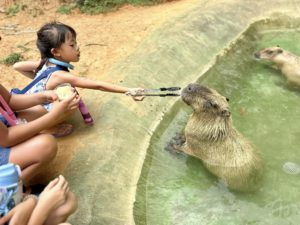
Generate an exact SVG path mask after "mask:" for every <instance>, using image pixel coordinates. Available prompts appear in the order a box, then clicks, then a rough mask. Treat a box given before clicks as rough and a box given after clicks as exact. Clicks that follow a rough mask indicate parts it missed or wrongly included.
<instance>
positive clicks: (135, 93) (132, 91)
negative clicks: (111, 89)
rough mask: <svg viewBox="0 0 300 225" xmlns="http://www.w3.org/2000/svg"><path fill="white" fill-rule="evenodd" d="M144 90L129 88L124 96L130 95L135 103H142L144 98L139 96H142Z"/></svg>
mask: <svg viewBox="0 0 300 225" xmlns="http://www.w3.org/2000/svg"><path fill="white" fill-rule="evenodd" d="M144 90H145V89H144V88H130V89H129V91H128V92H126V93H125V94H126V95H130V96H131V97H132V98H133V100H135V101H143V99H144V98H145V96H142V95H139V94H143V92H144Z"/></svg>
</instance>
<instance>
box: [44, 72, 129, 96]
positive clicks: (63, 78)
mask: <svg viewBox="0 0 300 225" xmlns="http://www.w3.org/2000/svg"><path fill="white" fill-rule="evenodd" d="M62 83H70V84H71V85H72V86H73V87H81V88H87V89H95V90H101V91H106V92H114V93H126V92H128V91H129V90H130V88H127V87H122V86H119V85H115V84H111V83H107V82H102V81H94V80H90V79H86V78H82V77H78V76H75V75H73V74H71V73H70V72H65V71H58V72H55V73H53V74H52V76H51V78H50V79H49V81H48V84H47V89H50V90H51V89H54V88H55V87H56V86H57V85H59V84H62Z"/></svg>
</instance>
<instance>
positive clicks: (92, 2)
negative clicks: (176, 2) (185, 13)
mask: <svg viewBox="0 0 300 225" xmlns="http://www.w3.org/2000/svg"><path fill="white" fill-rule="evenodd" d="M61 2H65V1H63V0H61ZM162 2H164V0H75V7H72V6H71V7H69V8H68V7H66V5H64V6H62V7H60V8H59V9H58V12H60V13H65V14H69V13H71V11H72V10H73V9H74V8H79V9H80V10H81V11H82V12H84V13H87V14H99V13H106V12H111V11H114V10H117V9H118V8H119V7H121V6H123V5H126V4H131V5H155V4H159V3H162Z"/></svg>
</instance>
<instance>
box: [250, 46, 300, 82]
mask: <svg viewBox="0 0 300 225" xmlns="http://www.w3.org/2000/svg"><path fill="white" fill-rule="evenodd" d="M254 56H255V58H257V59H266V60H270V61H272V62H274V63H275V64H276V66H277V68H278V69H279V70H280V71H281V72H282V74H284V75H285V76H286V78H287V81H288V83H289V84H290V85H291V86H297V87H300V58H299V57H298V56H296V55H294V54H292V53H291V52H288V51H286V50H284V49H282V48H280V47H270V48H264V49H262V50H260V51H258V52H256V53H254Z"/></svg>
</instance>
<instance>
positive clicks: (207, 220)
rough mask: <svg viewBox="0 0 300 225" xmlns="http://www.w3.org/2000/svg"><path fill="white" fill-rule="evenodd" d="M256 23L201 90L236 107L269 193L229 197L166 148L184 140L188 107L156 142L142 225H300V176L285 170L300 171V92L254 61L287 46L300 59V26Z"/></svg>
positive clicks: (144, 188)
mask: <svg viewBox="0 0 300 225" xmlns="http://www.w3.org/2000/svg"><path fill="white" fill-rule="evenodd" d="M280 21H282V20H264V21H258V22H256V23H254V24H253V25H252V26H251V27H250V28H249V29H248V30H247V31H246V32H244V33H243V34H242V35H241V38H239V39H238V40H237V41H235V42H234V43H232V44H231V45H230V47H229V48H228V49H227V50H226V51H225V53H224V54H222V55H220V56H219V57H218V58H217V60H216V63H215V65H213V66H212V67H211V68H210V69H209V70H208V71H207V72H206V73H205V74H204V76H202V77H201V78H200V79H199V81H198V82H200V83H202V84H204V85H207V86H209V87H211V88H214V89H216V90H217V91H218V92H219V93H221V94H223V95H224V96H226V97H228V98H229V99H230V106H231V112H232V117H233V122H234V125H235V126H236V128H237V129H238V130H239V131H240V132H241V133H242V134H244V135H245V136H246V137H247V138H248V139H249V140H250V141H251V142H252V143H253V145H254V146H255V147H256V149H257V150H258V152H260V154H261V156H262V159H263V161H264V164H265V171H264V179H263V183H262V188H261V189H259V190H258V191H257V192H255V193H248V194H241V193H234V192H230V191H228V190H227V189H226V188H225V187H224V186H222V185H221V184H220V183H219V182H218V180H217V179H216V178H215V177H213V176H212V175H210V174H209V173H208V172H207V171H206V169H205V168H204V167H203V166H202V164H201V162H200V161H199V160H197V159H195V158H192V157H189V156H186V155H176V154H170V153H169V152H167V151H165V150H164V146H165V144H166V143H167V142H168V141H169V140H170V139H171V138H172V136H174V134H175V133H176V132H180V131H181V130H182V129H183V128H184V126H185V123H186V121H187V119H188V116H189V114H190V113H191V109H190V108H189V107H187V106H186V105H185V104H184V103H182V102H181V101H178V102H176V104H175V105H174V106H173V108H172V109H171V110H170V111H169V112H168V113H167V114H165V116H164V119H163V120H162V122H161V123H160V125H159V127H158V128H157V130H156V131H155V133H154V134H153V136H152V139H151V143H150V146H149V149H148V151H147V156H146V160H145V162H144V166H143V170H142V175H141V177H140V179H139V184H138V190H137V196H136V203H135V208H134V215H135V222H136V224H147V225H151V224H153V225H160V224H180V225H182V224H186V225H193V224H197V225H198V224H205V225H208V224H209V225H217V224H222V225H223V224H226V225H231V224H234V225H245V224H261V225H265V224H272V225H277V224H278V225H285V224H295V225H296V224H298V223H299V222H298V221H299V219H300V202H299V199H300V192H299V190H298V189H299V187H300V176H299V175H298V176H297V175H290V174H287V173H285V172H284V171H283V170H282V167H283V165H284V163H285V162H288V161H292V162H295V163H299V165H300V154H299V146H300V139H299V134H300V126H299V125H300V122H299V119H300V116H299V115H300V92H299V91H297V90H291V89H289V88H288V87H287V85H286V82H285V78H284V77H283V76H282V75H281V74H280V72H279V71H277V70H275V69H273V68H272V67H271V66H270V63H268V62H262V61H257V60H255V59H254V57H253V53H254V52H255V51H257V50H259V49H261V48H265V47H269V46H274V45H280V46H281V47H283V48H284V49H286V50H289V51H291V52H293V53H295V54H298V55H300V43H299V42H297V40H299V38H300V32H299V31H298V30H297V29H296V28H295V27H297V26H296V25H297V21H293V22H291V21H288V22H287V21H286V22H285V23H283V22H280Z"/></svg>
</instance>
